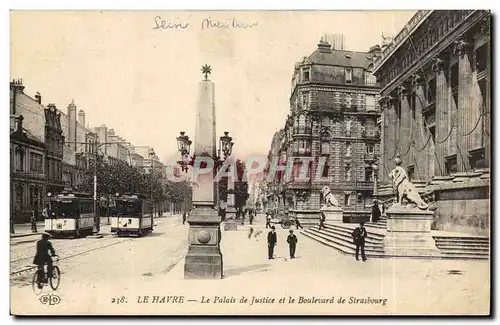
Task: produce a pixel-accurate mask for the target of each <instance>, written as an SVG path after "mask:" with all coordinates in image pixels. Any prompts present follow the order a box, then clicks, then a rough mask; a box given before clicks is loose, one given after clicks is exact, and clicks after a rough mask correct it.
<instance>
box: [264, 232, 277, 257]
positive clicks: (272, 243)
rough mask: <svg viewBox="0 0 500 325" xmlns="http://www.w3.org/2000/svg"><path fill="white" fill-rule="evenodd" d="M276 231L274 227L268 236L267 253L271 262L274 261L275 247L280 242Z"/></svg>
mask: <svg viewBox="0 0 500 325" xmlns="http://www.w3.org/2000/svg"><path fill="white" fill-rule="evenodd" d="M274 230H275V228H274V226H272V227H271V231H270V232H269V233H268V234H267V253H268V258H269V259H270V260H272V259H274V246H276V244H277V242H278V239H277V237H276V232H275V231H274Z"/></svg>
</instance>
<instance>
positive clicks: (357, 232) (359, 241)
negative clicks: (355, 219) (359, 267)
mask: <svg viewBox="0 0 500 325" xmlns="http://www.w3.org/2000/svg"><path fill="white" fill-rule="evenodd" d="M351 235H352V238H353V242H354V244H356V261H359V258H358V256H359V249H360V248H361V258H362V259H363V262H364V261H366V256H365V238H366V236H367V233H366V229H365V222H364V221H361V222H360V223H359V227H356V229H354V231H353V232H352V234H351Z"/></svg>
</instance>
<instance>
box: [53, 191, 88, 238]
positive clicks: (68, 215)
mask: <svg viewBox="0 0 500 325" xmlns="http://www.w3.org/2000/svg"><path fill="white" fill-rule="evenodd" d="M49 195H50V194H49ZM94 218H95V212H94V201H93V199H92V197H91V196H90V195H88V194H83V193H75V192H71V191H63V192H62V193H60V194H57V195H55V196H53V197H50V199H49V211H48V216H47V217H46V218H45V231H46V232H48V233H49V234H51V235H52V236H53V237H67V236H68V235H69V236H71V237H73V238H79V237H82V236H86V235H91V234H92V231H93V229H94Z"/></svg>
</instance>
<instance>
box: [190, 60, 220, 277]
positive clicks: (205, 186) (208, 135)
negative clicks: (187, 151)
mask: <svg viewBox="0 0 500 325" xmlns="http://www.w3.org/2000/svg"><path fill="white" fill-rule="evenodd" d="M202 71H203V74H204V75H205V79H204V80H202V81H200V83H199V87H198V106H197V114H196V135H195V139H194V140H195V142H194V155H195V157H197V158H198V159H199V158H200V157H202V156H206V157H207V156H209V157H210V158H211V159H213V158H214V157H215V156H216V141H215V139H216V137H215V132H216V130H215V98H214V94H215V87H214V83H213V82H212V81H210V80H209V79H208V75H209V74H210V73H211V68H210V66H208V65H204V66H203V68H202ZM207 158H208V157H207ZM203 167H205V168H207V167H211V168H213V169H214V170H213V171H210V172H206V170H205V172H204V171H203V170H202V171H200V172H199V173H197V175H198V176H197V177H196V178H195V179H194V181H195V182H196V184H195V185H194V187H193V207H194V208H193V211H192V213H191V214H190V215H189V217H188V219H187V221H188V223H189V235H188V236H189V238H188V239H189V250H188V253H187V255H186V259H185V264H184V277H185V278H186V279H193V278H194V279H200V278H209V279H217V278H218V279H221V278H222V275H223V274H222V253H221V251H220V240H221V231H220V228H219V227H220V223H221V218H220V217H219V216H218V213H217V211H216V210H215V201H214V198H215V196H214V194H215V193H214V190H215V187H214V171H215V169H216V166H202V167H201V169H203ZM194 168H195V169H196V168H200V163H199V162H198V164H197V161H196V160H195V163H194ZM195 173H196V170H195Z"/></svg>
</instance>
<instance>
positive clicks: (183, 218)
mask: <svg viewBox="0 0 500 325" xmlns="http://www.w3.org/2000/svg"><path fill="white" fill-rule="evenodd" d="M186 219H187V213H186V212H185V211H184V213H183V214H182V224H183V225H184V224H185V223H186Z"/></svg>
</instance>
